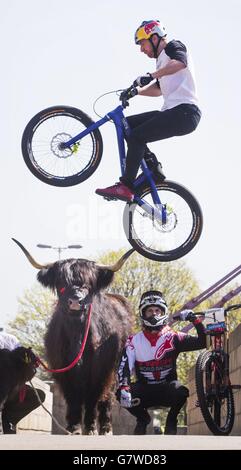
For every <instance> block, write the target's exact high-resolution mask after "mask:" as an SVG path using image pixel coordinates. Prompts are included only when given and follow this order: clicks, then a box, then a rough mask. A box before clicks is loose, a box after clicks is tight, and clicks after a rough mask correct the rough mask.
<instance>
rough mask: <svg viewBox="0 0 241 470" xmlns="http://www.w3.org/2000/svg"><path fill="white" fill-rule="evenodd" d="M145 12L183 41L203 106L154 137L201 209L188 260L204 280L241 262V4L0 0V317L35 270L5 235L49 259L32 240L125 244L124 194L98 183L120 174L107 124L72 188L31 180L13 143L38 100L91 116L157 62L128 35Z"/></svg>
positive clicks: (98, 247)
mask: <svg viewBox="0 0 241 470" xmlns="http://www.w3.org/2000/svg"><path fill="white" fill-rule="evenodd" d="M151 18H158V19H160V20H161V21H162V22H163V23H164V24H165V25H166V28H167V31H168V37H169V39H173V38H175V39H180V40H182V42H184V43H185V44H186V45H187V47H189V48H190V49H191V53H192V56H193V60H194V63H195V71H196V79H197V84H198V91H199V98H200V106H201V109H202V111H203V117H202V121H201V123H200V126H199V128H198V129H197V131H196V132H195V133H193V134H191V135H188V136H184V137H181V138H174V139H171V140H167V141H165V142H158V143H155V144H152V146H151V148H152V149H153V151H155V152H156V154H157V155H158V156H159V159H160V160H161V161H162V163H163V167H164V170H165V173H166V174H167V176H168V178H169V179H172V180H174V181H178V182H179V183H182V184H183V185H184V186H187V187H188V188H189V189H190V190H191V191H192V192H193V193H194V194H195V196H196V197H197V199H198V200H199V202H200V204H201V206H202V209H203V214H204V231H203V235H202V238H201V239H200V241H199V243H198V245H197V246H196V247H195V249H194V250H193V251H192V252H191V253H190V254H188V255H187V256H186V257H185V260H186V262H187V264H188V265H189V266H190V267H191V268H192V270H193V272H194V274H195V275H196V277H197V279H198V280H199V281H200V284H201V286H202V287H203V288H205V287H207V286H208V285H209V284H210V283H213V282H215V281H216V280H217V279H218V278H220V277H221V276H223V275H224V274H226V273H227V272H228V271H229V270H231V269H233V268H234V267H236V266H237V265H239V264H240V263H241V254H240V227H241V224H240V207H239V204H240V195H241V188H240V173H241V172H240V170H241V163H240V162H241V157H240V129H241V122H240V107H241V106H240V105H241V103H240V101H241V100H240V75H241V67H240V53H239V49H238V44H239V32H240V19H241V2H240V1H239V0H229V2H226V1H224V0H221V1H218V0H212V1H211V2H210V1H207V0H202V1H195V2H193V1H191V0H183V1H182V2H180V1H179V0H172V2H163V4H162V3H161V2H160V1H156V0H153V1H152V2H151V4H149V3H148V2H145V1H142V0H139V1H135V0H134V1H132V2H129V1H126V0H122V1H121V2H119V1H115V2H113V1H103V0H102V1H101V2H99V1H97V0H93V1H92V2H89V3H88V2H83V1H80V0H69V2H66V1H63V0H52V1H51V0H48V1H47V0H41V2H40V1H30V0H22V1H21V2H18V1H17V0H3V1H2V2H1V19H0V22H1V28H0V40H1V44H2V52H1V62H2V73H1V79H2V80H1V88H2V92H3V93H2V98H1V107H2V109H1V110H2V112H1V129H2V136H4V138H3V143H2V181H1V203H2V204H1V205H2V210H1V231H0V255H1V266H2V279H1V290H2V312H1V322H0V323H4V322H6V321H7V320H9V319H10V318H13V317H14V316H15V313H16V306H17V303H16V298H17V296H21V295H22V293H23V290H24V289H25V288H27V287H28V286H31V285H32V284H33V282H34V279H35V274H36V273H35V272H34V271H33V268H32V267H31V266H30V265H29V264H28V263H27V262H26V259H25V258H24V257H23V256H22V254H21V253H20V252H19V250H18V248H17V246H15V245H14V244H13V242H11V237H12V236H14V237H15V238H17V239H19V240H20V241H21V242H22V243H23V244H24V245H25V246H26V247H27V248H28V249H29V250H30V251H31V252H32V254H33V255H34V256H35V257H36V258H38V259H39V260H41V261H43V262H44V261H52V260H54V259H55V257H56V253H55V252H52V251H51V250H50V251H48V250H40V249H39V248H36V244H37V243H48V244H51V245H68V244H73V243H81V244H82V245H83V249H82V250H81V255H80V252H78V251H73V250H71V252H70V251H66V253H65V255H66V256H68V257H70V256H76V257H77V256H82V257H84V258H89V259H96V258H97V257H98V256H99V255H100V254H101V253H102V252H104V251H106V250H108V249H109V248H113V249H119V248H120V247H126V248H128V247H129V245H128V242H127V241H126V239H125V235H124V232H123V230H122V210H123V207H124V205H123V203H121V202H113V203H107V202H105V201H102V198H99V197H98V196H96V195H95V193H94V191H95V188H96V187H104V186H105V185H109V184H112V183H114V182H115V181H116V180H118V176H119V166H118V165H119V164H118V155H117V147H116V141H115V131H114V128H113V126H112V125H111V124H110V123H109V124H107V125H106V126H105V127H104V128H102V129H101V132H102V136H103V140H104V155H103V158H102V162H101V164H100V166H99V168H98V170H97V171H96V173H95V174H94V175H93V176H92V177H91V179H89V180H87V181H85V182H84V183H83V184H81V185H79V186H75V187H72V188H63V189H60V188H56V187H50V186H47V185H45V184H44V183H41V182H40V181H38V180H37V179H36V178H34V176H33V175H32V174H31V173H30V172H29V170H28V169H27V167H26V166H25V164H24V162H23V158H22V155H21V149H20V143H21V135H22V132H23V129H24V127H25V125H26V124H27V122H28V121H29V119H30V118H31V117H32V116H33V115H34V114H36V113H37V112H38V111H39V110H41V109H43V108H45V107H48V106H52V105H55V104H67V105H73V106H76V107H78V108H80V109H82V110H83V111H85V112H86V113H88V114H89V115H90V116H91V117H92V118H93V119H97V117H96V116H95V114H94V112H93V109H92V103H93V101H94V100H95V99H96V98H97V97H98V96H99V95H100V94H102V93H104V92H107V91H110V90H115V89H119V88H125V87H127V86H128V85H129V84H130V83H132V81H133V80H134V79H135V78H136V77H137V76H138V75H141V74H142V73H146V72H152V71H154V70H155V61H153V60H150V59H149V58H147V57H146V56H144V55H143V54H141V53H140V52H139V48H138V47H137V46H135V44H134V41H133V35H134V31H135V29H136V27H137V26H138V24H139V23H140V22H141V21H142V20H143V19H151ZM116 104H117V98H116V97H115V95H110V96H108V97H105V98H103V100H101V101H99V102H98V104H97V110H98V112H99V113H100V114H105V113H106V112H108V111H109V110H110V109H112V108H114V107H115V106H116ZM161 105H162V100H161V98H155V99H154V98H145V97H137V98H135V100H132V102H131V106H130V107H129V109H128V111H127V114H135V113H138V112H143V111H147V110H151V109H160V107H161ZM160 269H161V266H160Z"/></svg>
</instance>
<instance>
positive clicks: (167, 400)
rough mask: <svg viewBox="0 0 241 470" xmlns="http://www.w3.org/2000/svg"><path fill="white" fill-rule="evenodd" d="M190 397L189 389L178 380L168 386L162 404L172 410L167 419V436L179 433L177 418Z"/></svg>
mask: <svg viewBox="0 0 241 470" xmlns="http://www.w3.org/2000/svg"><path fill="white" fill-rule="evenodd" d="M188 396H189V391H188V388H187V387H185V386H184V385H181V384H180V382H179V381H178V380H175V381H173V382H170V384H167V386H166V390H165V396H164V398H163V400H162V403H163V405H164V406H168V407H169V406H170V407H171V408H170V410H169V412H168V415H167V419H166V426H165V434H174V435H175V434H176V433H177V417H178V414H179V412H180V410H181V408H182V407H183V405H184V404H185V403H186V401H187V397H188Z"/></svg>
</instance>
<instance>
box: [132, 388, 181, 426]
mask: <svg viewBox="0 0 241 470" xmlns="http://www.w3.org/2000/svg"><path fill="white" fill-rule="evenodd" d="M140 392H141V393H140ZM188 395H189V391H188V389H187V388H186V387H184V386H183V385H181V384H180V382H178V381H177V380H175V381H173V382H170V383H164V384H156V385H144V386H143V388H140V389H139V390H133V392H132V396H133V398H134V397H135V396H139V397H140V399H141V403H140V405H139V407H140V409H141V410H145V411H146V413H147V409H148V408H150V407H153V408H154V407H156V408H159V407H162V406H164V407H167V408H169V407H171V408H170V410H169V413H168V415H167V420H166V426H165V434H176V433H177V416H178V414H179V412H180V410H181V408H182V407H183V405H184V404H185V402H186V400H187V397H188ZM139 407H136V409H134V413H136V416H137V412H138V408H139ZM130 412H132V414H134V413H133V408H131V411H130ZM140 416H141V414H140ZM137 418H138V416H137Z"/></svg>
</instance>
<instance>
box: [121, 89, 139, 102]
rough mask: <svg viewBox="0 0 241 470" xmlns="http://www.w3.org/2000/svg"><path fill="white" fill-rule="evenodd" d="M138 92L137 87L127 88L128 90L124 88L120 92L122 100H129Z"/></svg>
mask: <svg viewBox="0 0 241 470" xmlns="http://www.w3.org/2000/svg"><path fill="white" fill-rule="evenodd" d="M137 94H138V91H137V89H136V88H127V89H126V90H123V91H122V93H121V94H120V101H128V100H129V99H130V98H133V97H134V96H136V95H137Z"/></svg>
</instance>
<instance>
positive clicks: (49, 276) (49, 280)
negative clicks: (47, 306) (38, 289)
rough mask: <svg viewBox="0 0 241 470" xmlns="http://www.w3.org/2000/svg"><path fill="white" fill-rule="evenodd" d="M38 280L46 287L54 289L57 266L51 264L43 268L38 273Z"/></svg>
mask: <svg viewBox="0 0 241 470" xmlns="http://www.w3.org/2000/svg"><path fill="white" fill-rule="evenodd" d="M37 279H38V281H39V282H40V283H41V284H42V285H43V286H45V287H49V288H50V289H52V290H55V289H56V268H55V266H51V267H50V268H47V269H41V271H39V272H38V274H37Z"/></svg>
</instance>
